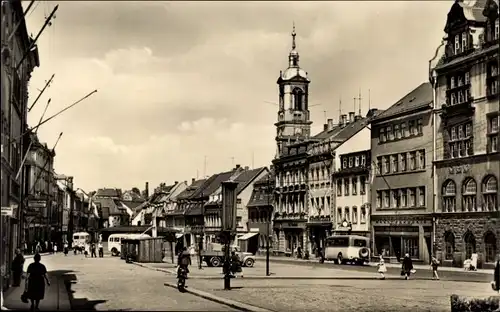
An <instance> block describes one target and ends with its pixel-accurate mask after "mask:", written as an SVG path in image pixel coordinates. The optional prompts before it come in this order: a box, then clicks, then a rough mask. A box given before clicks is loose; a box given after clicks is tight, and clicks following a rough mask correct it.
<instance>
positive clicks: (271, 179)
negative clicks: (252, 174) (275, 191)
mask: <svg viewBox="0 0 500 312" xmlns="http://www.w3.org/2000/svg"><path fill="white" fill-rule="evenodd" d="M275 177H276V176H275V172H274V170H273V169H271V171H269V172H268V173H266V174H265V175H264V176H263V177H262V178H260V179H258V180H257V181H255V182H254V184H253V185H262V184H267V183H271V184H274V179H275Z"/></svg>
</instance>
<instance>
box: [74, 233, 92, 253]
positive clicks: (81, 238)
mask: <svg viewBox="0 0 500 312" xmlns="http://www.w3.org/2000/svg"><path fill="white" fill-rule="evenodd" d="M89 243H90V234H89V233H87V232H77V233H73V244H72V247H73V248H78V249H84V248H85V245H86V244H89Z"/></svg>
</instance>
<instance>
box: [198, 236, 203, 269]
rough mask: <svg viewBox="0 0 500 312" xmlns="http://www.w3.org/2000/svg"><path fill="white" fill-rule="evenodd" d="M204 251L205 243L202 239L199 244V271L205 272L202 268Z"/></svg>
mask: <svg viewBox="0 0 500 312" xmlns="http://www.w3.org/2000/svg"><path fill="white" fill-rule="evenodd" d="M202 251H203V242H202V241H201V239H200V241H199V242H198V269H199V270H203V268H202V267H201V264H202V262H203V256H202Z"/></svg>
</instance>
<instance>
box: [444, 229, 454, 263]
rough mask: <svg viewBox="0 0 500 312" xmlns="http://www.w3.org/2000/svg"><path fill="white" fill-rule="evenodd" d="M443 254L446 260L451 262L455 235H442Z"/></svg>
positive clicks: (449, 233) (447, 233)
mask: <svg viewBox="0 0 500 312" xmlns="http://www.w3.org/2000/svg"><path fill="white" fill-rule="evenodd" d="M444 246H445V247H444V249H445V250H444V252H445V259H446V260H453V252H454V251H455V235H454V234H453V233H452V232H446V233H445V234H444Z"/></svg>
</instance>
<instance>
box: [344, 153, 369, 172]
mask: <svg viewBox="0 0 500 312" xmlns="http://www.w3.org/2000/svg"><path fill="white" fill-rule="evenodd" d="M340 158H341V159H342V169H347V168H358V167H365V166H366V155H359V156H341V157H340Z"/></svg>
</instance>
